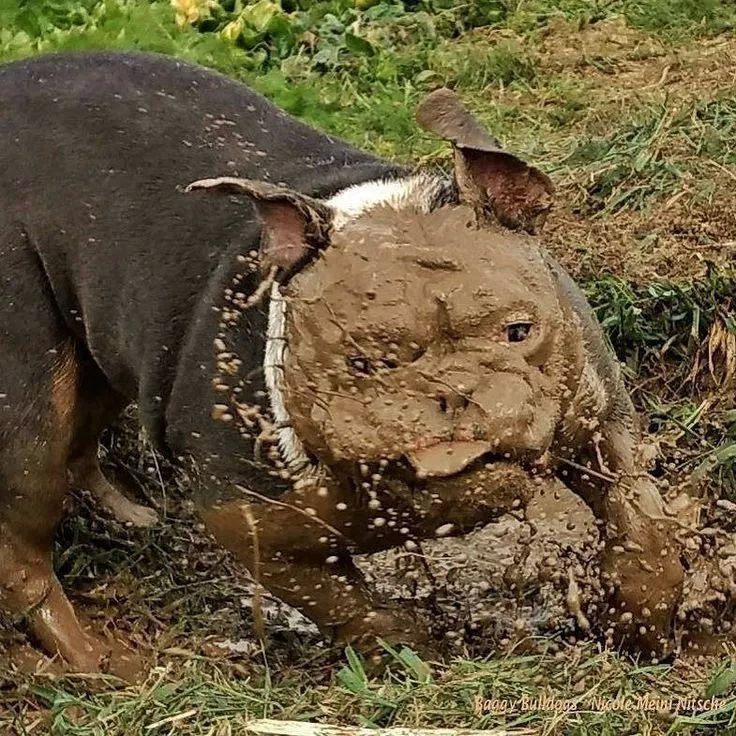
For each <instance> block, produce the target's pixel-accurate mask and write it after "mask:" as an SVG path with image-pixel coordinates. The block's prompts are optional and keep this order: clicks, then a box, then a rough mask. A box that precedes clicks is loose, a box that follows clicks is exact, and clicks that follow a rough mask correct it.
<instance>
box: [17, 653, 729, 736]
mask: <svg viewBox="0 0 736 736" xmlns="http://www.w3.org/2000/svg"><path fill="white" fill-rule="evenodd" d="M266 659H267V657H266ZM228 670H229V668H228V666H227V665H221V666H217V665H213V664H212V663H211V662H208V661H206V660H202V661H197V660H196V659H190V660H189V661H188V662H187V663H186V664H184V665H182V664H181V663H177V664H172V665H170V666H168V667H165V668H160V669H158V670H156V671H152V672H151V674H150V675H149V677H148V679H147V680H146V681H145V682H143V683H142V684H140V685H137V686H135V687H131V686H126V685H125V684H124V683H121V682H115V681H114V680H110V681H109V682H108V683H107V687H105V688H102V687H101V684H102V683H100V682H90V681H87V682H85V681H80V680H77V681H74V680H68V681H66V682H64V681H58V680H53V679H47V680H44V679H42V678H41V679H39V680H38V681H37V682H35V683H34V684H33V685H31V686H30V687H29V688H27V689H25V690H24V693H23V697H26V698H28V700H31V699H33V700H34V701H37V702H40V703H41V704H42V705H43V706H44V708H45V712H44V714H43V718H44V719H45V722H46V723H47V724H49V726H50V728H51V730H52V732H53V733H58V734H69V736H97V735H98V734H99V735H102V734H140V733H153V734H173V733H187V734H202V735H204V734H237V733H241V729H242V728H243V727H244V726H245V724H246V723H247V722H248V721H249V720H251V719H254V718H277V719H282V720H314V719H320V720H324V721H325V722H329V723H345V722H353V723H356V724H359V725H361V726H368V727H380V726H391V725H398V724H401V725H404V726H423V727H432V726H435V727H444V728H448V727H457V728H485V729H490V728H494V727H506V728H509V729H514V728H519V729H522V728H531V729H539V730H538V731H537V732H538V733H540V734H542V733H550V734H552V733H569V734H576V735H579V736H600V734H611V735H612V736H619V734H623V733H630V732H631V730H630V729H631V726H632V715H631V713H630V712H626V711H623V710H613V709H612V710H608V711H607V710H604V709H603V708H605V706H604V705H603V704H604V703H616V702H619V703H620V702H622V701H628V702H630V703H632V704H634V705H636V704H638V705H639V707H640V708H642V710H641V712H640V720H641V721H642V722H643V723H645V722H647V721H648V722H650V723H651V725H652V727H654V728H660V729H661V730H659V731H645V732H649V733H652V732H654V733H663V732H664V730H665V729H669V730H668V733H670V734H683V733H688V732H692V730H691V728H690V727H691V726H692V725H700V726H707V727H709V728H713V727H716V726H718V727H721V728H729V727H732V726H733V725H734V724H736V716H735V715H734V707H733V706H726V707H725V708H721V709H714V710H712V711H702V710H701V711H700V712H698V713H697V714H696V715H693V714H692V712H687V711H686V710H685V707H686V706H685V705H684V704H681V705H680V712H679V713H677V709H678V699H679V698H689V697H695V698H702V699H704V698H706V697H713V696H716V697H720V696H723V694H724V693H727V692H728V691H729V688H730V687H731V685H732V684H733V681H734V672H735V671H736V670H734V665H733V663H732V662H730V661H725V662H724V663H723V664H721V665H719V666H717V667H715V668H712V669H710V670H709V671H703V672H699V673H697V675H698V677H697V682H698V683H699V684H697V685H695V687H694V686H693V681H694V677H693V673H692V672H690V673H688V672H685V671H682V670H679V669H677V668H673V667H672V666H669V665H648V666H644V665H636V664H627V663H625V662H623V661H622V660H620V659H619V658H617V657H615V656H612V655H611V654H608V653H596V652H595V651H594V650H592V649H591V648H582V649H572V650H567V651H565V652H564V656H560V654H559V653H557V652H553V651H551V652H549V653H547V654H541V655H535V656H523V655H513V656H506V657H500V658H495V659H489V660H485V661H483V660H474V661H471V660H458V661H456V662H454V663H451V664H450V665H448V666H444V667H439V666H435V667H433V668H432V669H431V670H430V673H429V675H427V674H426V670H423V671H422V673H421V674H417V672H416V671H415V669H413V668H412V667H411V666H409V665H403V666H402V664H401V663H399V662H396V663H395V665H394V666H392V667H391V668H390V669H389V670H388V671H387V673H386V674H384V675H383V676H382V677H378V678H375V677H374V678H369V677H368V676H366V674H365V672H364V670H363V668H362V665H361V664H360V662H359V661H357V660H356V659H355V658H354V657H353V656H351V655H350V654H349V653H348V657H347V659H346V664H345V666H344V667H343V669H342V670H341V671H340V673H339V674H338V677H337V680H336V681H333V682H330V681H325V680H324V679H323V678H315V677H314V676H310V675H309V674H307V673H306V672H305V671H304V670H302V671H290V672H287V673H285V674H284V673H276V672H271V671H270V670H268V669H263V670H262V672H261V673H260V674H258V675H251V676H247V675H243V674H241V675H240V676H234V673H233V671H232V670H231V669H230V670H229V671H228ZM540 697H543V698H546V699H547V707H546V709H541V710H540V709H531V708H529V706H527V709H526V710H524V705H523V703H524V700H525V699H526V702H527V703H529V702H530V701H533V700H534V699H538V698H540ZM644 697H648V698H671V699H672V703H673V706H672V711H673V713H675V715H674V716H673V717H671V718H670V717H666V716H663V715H661V714H658V713H657V712H656V711H655V709H654V708H653V707H652V708H651V710H649V711H647V710H644V709H643V708H645V707H646V706H645V703H646V701H642V700H641V698H644ZM478 699H480V700H493V701H495V705H494V706H493V708H494V711H495V712H494V711H491V710H490V709H488V710H487V711H486V712H479V709H478V707H477V705H476V703H477V700H478ZM554 701H557V703H564V704H565V707H566V708H567V710H568V712H567V713H564V712H563V713H560V712H557V713H556V712H555V711H554V710H553V706H552V703H553V702H554ZM558 707H559V706H558ZM504 711H505V712H504ZM38 717H39V718H40V717H41V716H38ZM645 719H646V720H645ZM17 723H20V721H17ZM25 723H26V725H28V724H30V723H32V720H26V721H25ZM156 724H159V725H156ZM657 724H658V725H657ZM19 733H22V731H20V730H19ZM512 733H513V731H512Z"/></svg>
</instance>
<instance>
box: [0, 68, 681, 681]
mask: <svg viewBox="0 0 736 736" xmlns="http://www.w3.org/2000/svg"><path fill="white" fill-rule="evenodd" d="M0 99H2V100H3V104H2V105H1V106H0V140H2V141H3V143H2V146H0V171H2V173H3V175H2V177H0V256H1V260H0V262H2V264H3V269H2V271H1V272H0V279H2V290H1V291H0V293H1V294H2V299H0V326H1V327H0V354H2V356H3V359H2V361H0V603H1V604H2V606H3V607H4V608H5V609H6V610H7V611H9V612H10V613H11V614H13V615H14V616H16V617H17V618H19V619H23V618H25V619H26V622H27V624H28V625H29V627H30V630H31V631H32V633H33V634H34V636H35V637H36V638H37V640H38V641H39V642H40V643H41V644H42V645H43V646H44V647H45V648H46V649H47V650H49V651H50V652H52V653H56V652H58V653H60V654H61V655H62V656H63V657H64V658H65V659H66V660H67V661H68V662H69V664H70V665H71V666H72V667H74V668H76V669H87V670H89V669H95V668H97V667H98V666H99V665H100V661H101V657H102V655H103V652H102V651H101V649H100V646H99V645H98V644H97V643H96V642H95V641H94V640H92V639H91V638H90V637H89V636H88V635H87V634H86V633H85V632H83V630H82V627H81V626H80V625H79V623H78V621H77V619H76V618H75V616H74V612H73V611H72V608H71V606H70V604H69V602H68V600H67V599H66V597H65V595H64V593H63V591H62V590H61V588H60V586H59V584H58V581H57V580H56V578H55V577H54V573H53V569H52V565H51V556H50V550H51V544H52V539H53V534H54V529H55V527H56V524H57V523H58V521H59V518H60V516H61V513H62V506H63V500H64V497H65V494H66V491H67V489H68V488H69V487H70V486H77V487H82V488H86V489H87V490H90V491H91V492H92V493H93V494H94V495H96V496H97V497H98V498H99V499H100V501H101V502H102V503H103V504H104V505H105V506H106V507H107V508H108V509H109V510H110V511H112V512H113V513H114V514H116V515H117V516H118V517H120V518H122V519H124V520H127V521H130V522H133V523H138V524H148V523H152V522H153V521H155V515H154V514H153V512H152V511H151V510H149V509H146V508H143V507H140V506H137V505H135V504H132V503H131V502H130V501H129V500H127V499H126V498H125V497H124V496H123V495H122V494H121V493H120V492H119V491H118V490H116V489H115V488H114V487H113V486H112V485H110V484H109V483H108V481H107V480H106V479H105V478H104V476H103V475H102V473H101V472H100V470H99V467H98V465H97V460H96V450H97V439H98V436H99V433H100V431H101V430H102V429H103V428H104V427H105V426H106V425H107V424H108V423H109V422H111V421H112V420H113V419H114V418H115V416H116V415H117V414H118V413H119V412H120V411H121V409H122V408H123V407H125V406H126V405H127V404H129V403H131V402H136V403H137V405H138V410H139V416H140V421H141V423H142V425H143V427H144V428H145V430H146V431H147V433H148V435H149V436H150V437H151V438H152V440H153V441H154V442H155V443H156V444H157V446H158V447H159V448H160V449H162V450H163V451H165V452H167V453H168V454H169V455H170V456H171V457H172V458H175V459H178V460H180V461H181V462H185V463H187V464H188V466H189V467H190V469H191V470H192V473H191V476H192V478H193V483H194V486H195V487H194V488H193V489H192V493H193V494H194V495H195V496H196V498H197V499H198V502H199V504H200V507H201V513H202V516H203V519H204V520H205V522H206V524H207V525H208V527H209V529H210V530H211V531H212V533H213V534H214V535H215V536H216V537H217V539H218V540H219V541H220V542H221V543H222V544H223V545H224V546H226V547H227V548H228V549H230V550H232V551H233V552H234V553H235V554H236V555H238V557H239V558H240V559H241V560H242V561H243V562H244V563H245V564H246V565H247V566H248V567H249V568H250V570H251V572H252V573H253V575H254V576H255V577H256V578H257V580H259V581H260V582H261V583H262V584H263V585H264V586H265V587H266V588H268V589H269V590H270V591H271V592H273V593H274V594H275V595H277V596H279V597H281V598H282V599H283V600H285V601H286V602H288V603H290V604H291V605H293V606H295V607H297V608H298V609H299V610H301V611H302V612H304V613H305V614H306V615H307V616H308V617H310V618H311V619H312V620H314V621H315V622H316V623H317V624H318V626H319V627H320V629H321V630H322V632H323V633H324V634H325V635H328V636H330V637H333V638H335V639H336V640H338V641H343V642H355V643H357V644H360V645H365V646H370V645H372V643H373V640H374V638H375V636H376V635H380V636H381V637H383V638H386V639H388V640H392V641H405V642H407V643H410V644H413V645H414V646H417V647H419V648H421V647H423V646H429V645H430V644H431V641H430V639H431V637H430V634H429V630H428V629H427V627H426V626H425V625H424V624H423V623H422V621H421V620H419V619H415V618H414V617H412V616H411V615H409V614H408V613H407V612H406V611H405V610H402V611H396V610H394V609H393V608H392V607H391V606H390V605H388V604H386V603H383V602H381V601H379V600H377V599H376V597H375V596H374V594H373V593H372V591H371V590H370V589H369V588H368V587H367V586H366V585H365V584H364V582H363V581H362V579H361V577H360V575H359V573H358V572H357V570H356V568H355V567H354V565H353V563H352V561H351V555H352V554H354V553H356V552H368V551H375V550H380V549H385V548H388V547H392V546H397V545H401V544H405V545H408V546H409V547H410V548H411V545H413V544H415V543H416V541H417V540H420V539H422V538H426V537H431V536H443V535H447V534H459V533H463V532H466V531H468V530H470V529H472V528H474V527H475V526H477V525H479V524H483V523H487V522H489V521H491V520H492V519H494V518H496V517H497V516H498V515H499V514H501V513H504V512H505V511H508V510H509V509H512V508H519V507H522V506H523V505H524V504H525V503H526V502H527V501H528V500H529V498H530V497H531V494H532V493H533V492H534V489H535V487H536V484H537V482H544V478H545V476H550V475H551V474H555V473H556V474H558V475H559V476H560V477H561V478H563V480H565V482H567V483H568V484H569V485H570V487H572V488H573V489H574V490H575V491H577V492H578V493H579V494H580V495H581V496H582V497H583V498H584V499H585V500H586V502H587V503H588V504H589V505H590V506H591V508H592V509H593V510H594V511H595V513H596V514H597V515H598V517H599V518H600V519H602V520H603V522H604V524H603V528H604V532H605V538H606V550H605V552H604V558H603V572H604V579H605V581H606V584H607V585H608V586H609V587H610V594H611V612H610V615H611V617H612V618H611V620H612V622H613V623H614V624H615V625H616V626H619V624H620V622H621V621H622V622H623V623H622V624H620V631H621V632H622V633H624V634H629V633H630V634H632V635H635V636H636V637H638V638H639V639H640V640H642V641H644V642H645V643H646V644H647V647H648V649H652V650H658V649H660V648H661V644H662V642H665V643H666V640H667V636H668V634H669V626H670V621H671V617H672V612H673V608H674V604H675V601H676V598H677V595H678V592H679V587H680V584H681V576H682V569H681V567H680V562H679V559H678V555H677V551H676V550H675V549H674V545H673V534H672V528H673V526H672V522H671V521H670V519H669V517H668V516H667V515H666V513H665V510H664V507H663V504H662V502H661V500H660V497H659V495H658V494H657V491H656V489H655V488H654V485H653V483H652V481H651V480H650V479H649V478H648V477H647V476H646V474H645V473H644V472H643V470H642V468H641V463H640V462H639V460H638V458H637V443H638V434H637V428H636V417H635V415H634V411H633V408H632V406H631V403H630V401H629V399H628V396H627V394H626V392H625V390H624V388H623V384H622V381H621V378H620V375H619V370H618V366H617V363H616V361H615V360H614V359H613V357H612V356H611V353H610V351H609V350H608V349H607V347H606V345H605V343H604V341H603V338H602V335H601V332H600V329H599V327H598V325H597V323H596V321H595V319H594V317H593V315H592V313H591V311H590V309H589V307H588V306H587V304H586V302H585V299H584V297H583V296H582V294H581V293H580V291H579V290H578V289H577V287H576V286H575V285H574V284H573V282H572V281H571V280H570V279H569V277H568V276H567V275H566V274H565V273H564V272H563V271H562V269H561V268H560V267H559V266H558V265H557V264H555V263H554V262H553V261H552V260H551V259H550V257H549V256H548V255H547V254H546V253H545V252H544V250H543V249H542V248H541V246H540V244H539V241H538V239H537V238H536V237H535V236H534V235H533V233H534V232H535V231H536V230H537V229H538V228H539V227H540V226H541V224H542V222H543V220H544V217H545V215H546V212H547V210H548V209H549V205H550V200H551V193H552V187H551V184H550V182H549V180H548V179H547V177H546V176H545V175H544V174H542V173H541V172H539V171H537V170H536V169H533V168H531V167H529V166H527V165H526V164H525V163H524V162H522V161H520V160H519V159H517V158H516V157H514V156H512V155H510V154H508V153H506V152H504V151H502V150H501V149H500V148H499V146H498V143H497V142H496V141H494V140H493V139H492V138H491V137H490V136H489V135H488V134H487V133H486V132H485V131H484V130H483V129H482V127H481V126H480V125H479V124H478V123H477V122H476V121H475V120H474V119H473V118H472V117H471V116H470V115H469V114H468V113H467V112H466V111H464V109H463V108H462V107H460V105H459V103H458V102H457V100H456V99H455V98H454V96H453V95H452V94H451V93H449V92H447V91H446V90H440V91H438V92H436V93H434V94H433V95H431V96H430V97H429V98H428V99H427V100H426V101H425V102H424V103H423V105H422V106H421V108H420V110H419V112H418V119H419V121H420V123H421V124H422V125H423V126H424V127H425V128H427V129H429V130H432V131H433V132H435V133H437V134H439V135H440V136H442V137H444V138H446V139H448V140H450V141H452V143H453V146H454V151H455V176H454V178H453V180H448V179H445V178H443V177H441V176H437V175H434V174H431V173H421V172H420V173H411V172H409V171H407V170H405V169H403V168H401V167H397V166H395V165H393V164H391V163H388V162H385V161H382V160H380V159H376V158H374V157H372V156H370V155H369V154H366V153H364V152H361V151H359V150H356V149H354V148H352V147H350V146H348V145H347V144H345V143H342V142H340V141H336V140H334V139H332V138H329V137H327V136H325V135H322V134H320V133H317V132H316V131H313V130H311V129H309V128H307V127H305V126H303V125H302V124H300V123H298V122H296V121H295V120H293V119H291V118H289V117H288V116H286V115H285V114H284V113H282V112H280V111H278V110H277V109H275V108H274V107H272V106H271V105H270V104H269V103H267V102H266V101H265V100H264V99H263V98H261V97H259V96H258V95H256V94H255V93H253V92H251V91H250V90H248V89H247V88H245V87H243V86H242V85H239V84H237V83H235V82H233V81H231V80H228V79H226V78H224V77H222V76H219V75H217V74H214V73H212V72H208V71H206V70H204V69H201V68H199V67H194V66H191V65H187V64H183V63H180V62H178V61H175V60H173V59H168V58H165V57H160V56H155V55H141V54H75V55H63V56H50V57H45V58H39V59H36V60H33V61H27V62H19V63H14V64H9V65H6V66H2V67H0ZM193 182H194V183H193ZM190 184H191V186H188V185H190ZM223 195H224V196H223Z"/></svg>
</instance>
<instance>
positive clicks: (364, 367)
mask: <svg viewBox="0 0 736 736" xmlns="http://www.w3.org/2000/svg"><path fill="white" fill-rule="evenodd" d="M346 361H347V364H348V368H350V370H352V371H353V372H354V373H361V374H363V375H364V376H370V375H371V374H372V373H375V370H376V369H375V368H374V367H373V363H371V361H370V360H368V358H366V357H365V355H351V356H349V357H348V358H346Z"/></svg>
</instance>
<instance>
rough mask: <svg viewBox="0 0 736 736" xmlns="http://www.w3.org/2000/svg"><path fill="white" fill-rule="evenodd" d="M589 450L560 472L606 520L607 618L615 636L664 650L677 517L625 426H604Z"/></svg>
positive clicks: (677, 578)
mask: <svg viewBox="0 0 736 736" xmlns="http://www.w3.org/2000/svg"><path fill="white" fill-rule="evenodd" d="M591 447H592V448H593V450H592V451H591V452H590V453H587V454H586V457H582V458H581V457H577V458H576V460H577V462H576V463H574V464H571V465H568V466H566V467H563V472H562V473H561V475H562V479H563V480H564V481H565V483H566V484H567V485H568V486H569V487H570V488H571V489H572V490H574V491H575V492H576V493H577V494H578V495H580V496H581V498H582V499H583V500H584V501H585V502H586V503H587V504H588V505H589V506H590V508H591V510H592V511H593V513H594V514H595V516H596V518H597V519H598V520H599V521H600V522H601V533H602V536H603V539H604V542H605V546H604V550H603V557H602V560H601V574H602V581H603V583H604V586H606V588H607V593H608V599H607V606H608V611H607V615H606V619H607V620H608V621H609V622H610V625H611V627H612V628H613V630H614V634H615V638H616V639H617V640H623V641H630V642H636V643H637V644H638V645H639V646H641V647H642V648H643V649H644V650H645V652H646V653H647V654H653V655H655V656H657V655H661V654H662V653H663V652H666V651H669V649H671V644H672V642H671V633H672V624H673V621H674V614H675V609H676V606H677V603H678V601H679V599H680V596H681V593H682V583H683V578H684V570H683V566H682V563H681V561H680V552H681V547H680V543H679V542H678V536H679V535H678V534H677V532H678V531H679V530H678V526H677V520H676V519H674V518H673V517H672V516H671V515H668V514H667V510H666V507H665V503H664V500H663V498H662V496H661V495H660V493H659V491H658V489H657V486H656V484H655V482H654V480H653V478H652V477H651V476H649V475H648V474H647V473H646V471H645V469H644V468H643V464H642V463H641V462H640V461H639V460H638V458H637V453H636V450H635V443H634V438H633V436H632V435H631V433H630V432H629V430H628V429H627V428H626V427H625V426H624V425H623V424H620V423H618V422H611V423H609V424H607V425H604V427H603V431H602V433H601V441H600V442H598V443H591Z"/></svg>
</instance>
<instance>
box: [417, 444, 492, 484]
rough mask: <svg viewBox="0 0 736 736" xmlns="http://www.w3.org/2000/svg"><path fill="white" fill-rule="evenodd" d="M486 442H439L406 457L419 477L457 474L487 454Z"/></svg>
mask: <svg viewBox="0 0 736 736" xmlns="http://www.w3.org/2000/svg"><path fill="white" fill-rule="evenodd" d="M490 452H491V447H490V446H489V443H488V442H440V443H438V444H436V445H432V446H431V447H428V448H426V449H423V450H414V451H413V452H410V453H407V456H406V457H407V459H408V460H409V462H410V463H411V465H412V467H413V468H414V470H415V471H416V473H417V476H418V477H420V478H442V477H447V476H450V475H457V474H458V473H461V472H462V471H463V470H465V469H466V468H467V467H468V466H469V465H471V464H472V463H474V462H475V461H476V460H478V459H479V458H482V457H483V456H485V455H489V454H490Z"/></svg>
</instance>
